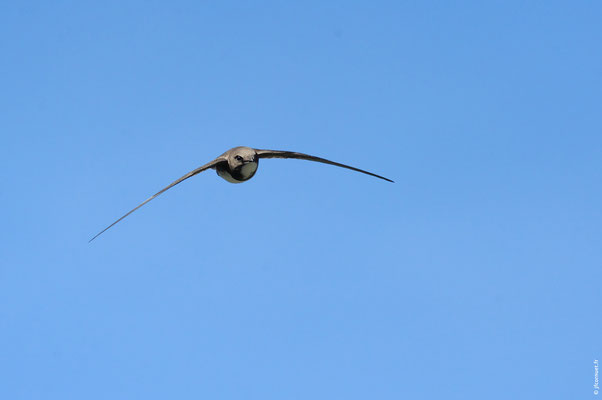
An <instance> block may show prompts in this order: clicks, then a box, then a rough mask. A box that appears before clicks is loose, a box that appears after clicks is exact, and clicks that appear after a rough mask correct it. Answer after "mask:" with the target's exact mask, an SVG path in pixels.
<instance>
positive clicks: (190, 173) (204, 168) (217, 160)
mask: <svg viewBox="0 0 602 400" xmlns="http://www.w3.org/2000/svg"><path fill="white" fill-rule="evenodd" d="M223 161H226V159H225V158H224V157H223V156H220V157H218V158H216V159H215V160H213V161H211V162H209V163H207V164H205V165H203V166H201V167H198V168H197V169H195V170H192V171H190V172H189V173H187V174H186V175H184V176H183V177H181V178H180V179H178V180H176V181H173V182H172V183H170V184H169V185H168V186H166V187H164V188H163V189H161V190H160V191H158V192H157V193H155V194H154V195H152V196H151V197H149V198H148V199H146V200H144V201H143V202H142V203H140V204H139V205H138V206H137V207H136V208H134V209H133V210H132V211H130V212H128V213H127V214H125V215H124V216H123V217H121V218H119V219H118V220H117V221H115V222H113V223H112V224H111V225H109V226H107V227H106V228H104V229H103V230H102V231H100V232H99V233H97V234H96V236H94V237H93V238H92V239H90V240H89V241H88V243H89V242H91V241H93V240H94V239H96V238H97V237H98V236H100V235H101V234H102V233H103V232H105V231H106V230H107V229H109V228H111V227H112V226H113V225H115V224H116V223H118V222H119V221H121V220H122V219H124V218H125V217H127V216H128V215H130V214H131V213H133V212H134V211H136V210H137V209H139V208H140V207H142V206H143V205H145V204H146V203H148V202H149V201H151V200H152V199H154V198H155V197H157V196H159V195H160V194H161V193H163V192H165V191H166V190H168V189H171V188H172V187H174V186H176V185H177V184H178V183H180V182H182V181H184V180H186V179H188V178H190V177H191V176H194V175H196V174H198V173H200V172H203V171H205V170H206V169H209V168H214V167H215V166H216V165H217V164H219V163H220V162H223Z"/></svg>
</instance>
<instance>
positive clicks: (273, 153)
mask: <svg viewBox="0 0 602 400" xmlns="http://www.w3.org/2000/svg"><path fill="white" fill-rule="evenodd" d="M255 151H256V152H257V156H258V157H259V158H296V159H299V160H308V161H316V162H321V163H324V164H330V165H336V166H337V167H342V168H347V169H350V170H352V171H357V172H361V173H363V174H366V175H371V176H374V177H376V178H380V179H384V180H385V181H389V182H393V181H392V180H391V179H388V178H385V177H384V176H380V175H376V174H373V173H372V172H368V171H364V170H363V169H359V168H355V167H351V166H349V165H345V164H340V163H337V162H334V161H330V160H327V159H325V158H320V157H316V156H310V155H309V154H303V153H296V152H294V151H281V150H259V149H255Z"/></svg>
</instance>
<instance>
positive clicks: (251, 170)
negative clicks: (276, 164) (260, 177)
mask: <svg viewBox="0 0 602 400" xmlns="http://www.w3.org/2000/svg"><path fill="white" fill-rule="evenodd" d="M260 158H295V159H299V160H308V161H316V162H320V163H324V164H330V165H335V166H337V167H342V168H347V169H350V170H353V171H357V172H361V173H363V174H366V175H371V176H374V177H376V178H380V179H383V180H385V181H388V182H393V181H392V180H391V179H387V178H385V177H384V176H380V175H376V174H373V173H372V172H368V171H364V170H363V169H359V168H355V167H351V166H349V165H345V164H340V163H337V162H334V161H330V160H327V159H325V158H320V157H316V156H310V155H309V154H303V153H296V152H293V151H281V150H260V149H253V148H251V147H245V146H239V147H234V148H232V149H230V150H228V151H226V152H225V153H224V154H222V155H221V156H219V157H217V158H216V159H215V160H213V161H211V162H208V163H207V164H205V165H202V166H200V167H198V168H197V169H195V170H192V171H190V172H189V173H187V174H186V175H184V176H183V177H181V178H180V179H177V180H175V181H173V182H172V183H170V184H169V185H168V186H166V187H164V188H163V189H161V190H160V191H158V192H157V193H155V194H154V195H152V196H151V197H149V198H148V199H146V200H144V201H143V202H142V203H140V204H139V205H138V206H137V207H136V208H134V209H133V210H131V211H130V212H128V213H127V214H125V215H124V216H123V217H121V218H119V219H118V220H117V221H115V222H113V223H112V224H111V225H109V226H107V227H106V228H105V229H103V230H102V231H100V232H99V233H97V234H96V236H94V237H93V238H92V239H90V242H91V241H93V240H94V239H96V238H97V237H98V236H100V235H101V234H102V233H104V232H105V231H106V230H107V229H109V228H111V227H112V226H113V225H115V224H116V223H118V222H119V221H121V220H122V219H124V218H125V217H127V216H128V215H130V214H131V213H133V212H134V211H136V210H137V209H139V208H140V207H142V206H143V205H145V204H146V203H148V202H149V201H151V200H152V199H154V198H155V197H157V196H159V195H160V194H161V193H163V192H165V191H166V190H168V189H171V188H172V187H174V186H176V185H177V184H178V183H180V182H182V181H184V180H186V179H188V178H190V177H191V176H194V175H196V174H198V173H201V172H203V171H205V170H208V169H215V170H216V172H217V174H218V175H219V176H220V177H222V178H223V179H225V180H227V181H228V182H231V183H241V182H245V181H248V180H249V179H251V178H252V177H253V175H255V172H257V167H258V166H259V159H260Z"/></svg>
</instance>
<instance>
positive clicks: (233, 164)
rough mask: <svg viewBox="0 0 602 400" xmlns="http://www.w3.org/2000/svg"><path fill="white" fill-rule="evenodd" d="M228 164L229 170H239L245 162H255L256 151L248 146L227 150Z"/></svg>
mask: <svg viewBox="0 0 602 400" xmlns="http://www.w3.org/2000/svg"><path fill="white" fill-rule="evenodd" d="M227 158H228V166H229V167H230V169H231V170H233V171H234V170H240V169H241V168H242V167H244V166H245V165H247V164H250V163H254V164H257V153H256V152H255V150H254V149H252V148H250V147H235V148H233V149H232V150H230V151H229V152H228V157H227Z"/></svg>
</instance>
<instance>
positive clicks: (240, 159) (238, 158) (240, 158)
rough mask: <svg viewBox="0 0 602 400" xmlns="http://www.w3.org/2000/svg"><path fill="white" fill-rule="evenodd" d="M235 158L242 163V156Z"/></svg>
mask: <svg viewBox="0 0 602 400" xmlns="http://www.w3.org/2000/svg"><path fill="white" fill-rule="evenodd" d="M234 158H235V159H236V161H242V157H241V156H236V157H234Z"/></svg>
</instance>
